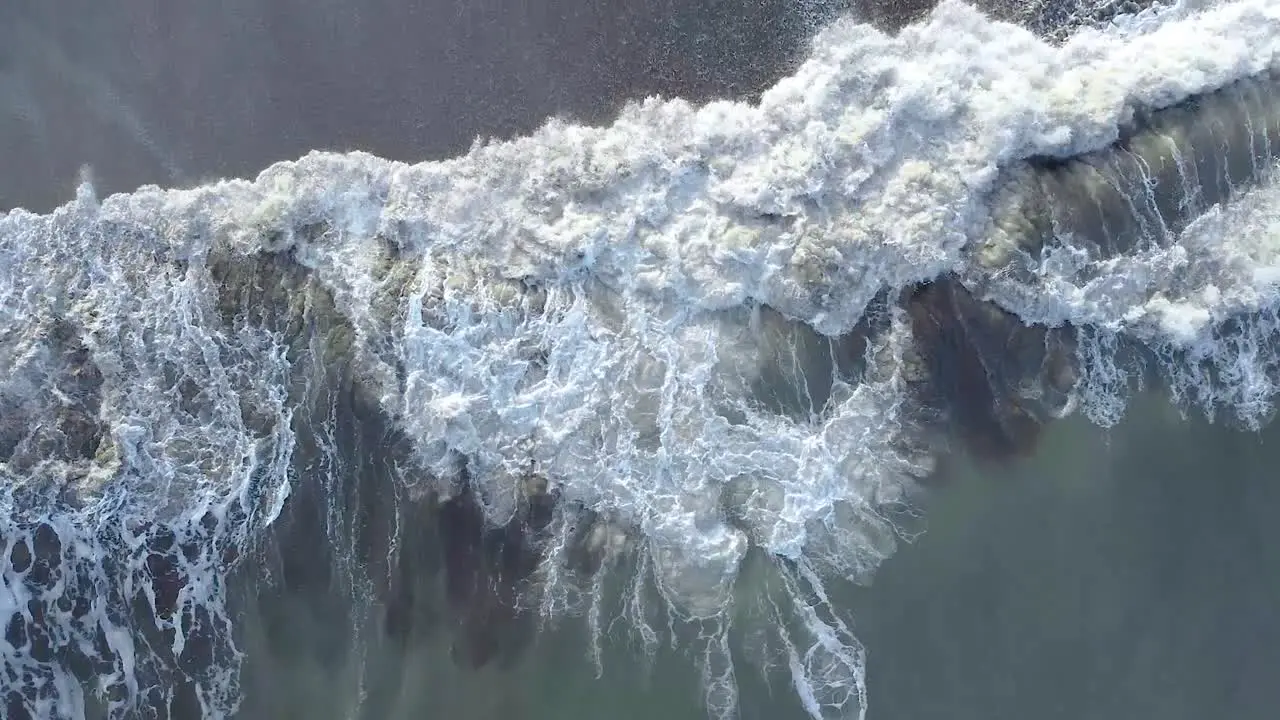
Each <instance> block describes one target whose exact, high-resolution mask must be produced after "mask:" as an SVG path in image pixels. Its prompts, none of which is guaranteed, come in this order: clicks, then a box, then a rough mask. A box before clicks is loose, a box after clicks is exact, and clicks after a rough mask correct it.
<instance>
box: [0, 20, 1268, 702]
mask: <svg viewBox="0 0 1280 720" xmlns="http://www.w3.org/2000/svg"><path fill="white" fill-rule="evenodd" d="M1277 72H1280V4H1277V3H1276V2H1274V1H1273V0H1236V1H1235V2H1222V3H1193V2H1184V3H1181V4H1177V5H1173V6H1170V7H1156V8H1152V9H1150V10H1147V11H1144V12H1142V13H1139V14H1137V15H1126V16H1120V17H1117V18H1116V19H1115V20H1114V21H1113V22H1111V23H1108V24H1106V25H1101V26H1098V27H1087V28H1083V29H1080V30H1078V31H1077V32H1074V33H1073V34H1071V35H1070V36H1069V37H1067V38H1066V39H1064V40H1062V41H1061V42H1050V41H1048V40H1045V39H1042V38H1040V37H1037V36H1036V35H1035V34H1033V33H1032V32H1030V31H1028V30H1024V29H1021V28H1019V27H1016V26H1013V25H1009V24H1004V23H1000V22H995V21H993V20H990V19H988V18H987V17H986V16H984V15H983V14H981V13H980V12H978V11H977V10H974V9H972V8H970V7H968V6H966V5H963V4H960V3H957V2H944V3H943V4H941V5H939V6H938V7H937V9H936V10H935V11H934V12H933V14H932V15H930V16H929V17H928V18H927V20H926V21H924V22H922V23H920V24H917V25H912V26H910V27H907V28H906V29H904V30H903V31H902V32H900V33H899V34H897V35H896V36H890V35H887V34H884V33H883V32H881V31H879V30H877V29H875V28H873V27H872V26H870V25H866V24H860V23H859V22H857V21H856V19H854V18H847V19H844V20H840V21H837V22H836V23H834V24H833V25H831V26H830V27H829V28H827V29H826V30H824V31H823V32H821V33H820V34H819V35H818V36H817V38H816V39H815V40H814V42H813V46H812V52H811V54H810V57H809V59H808V60H807V61H806V62H804V63H803V64H802V65H801V66H800V67H799V68H798V69H797V70H796V72H795V73H794V74H793V75H792V76H790V77H788V78H786V79H784V80H782V81H781V82H779V83H777V84H776V85H775V86H774V87H772V88H771V89H769V90H768V91H766V92H765V93H764V94H763V96H762V97H761V99H760V101H759V102H758V103H754V104H747V103H738V102H727V101H722V102H713V103H710V104H707V105H705V106H694V105H691V104H689V103H687V102H684V101H681V100H659V99H649V100H645V101H643V102H637V103H634V104H632V105H630V106H628V107H627V108H626V109H625V110H624V111H623V112H622V113H621V115H620V117H619V118H618V120H617V121H616V122H615V123H613V124H612V125H609V126H607V127H583V126H577V125H572V124H567V123H564V122H557V121H553V122H550V123H548V124H547V125H546V126H545V127H543V128H542V129H541V130H540V131H538V132H536V133H534V134H532V135H530V136H528V137H525V138H521V139H517V140H513V141H510V142H500V143H498V142H495V143H477V144H476V145H475V147H473V149H472V150H471V151H470V152H469V153H467V154H465V155H463V156H461V157H458V158H456V159H453V160H449V161H444V162H433V163H424V164H419V165H406V164H402V163H397V162H394V161H391V160H385V159H381V158H377V157H373V156H370V155H366V154H360V153H352V154H325V153H313V154H311V155H308V156H306V157H304V158H302V159H300V160H298V161H296V162H289V163H280V164H277V165H274V166H272V167H270V168H268V169H267V170H265V171H264V172H263V173H262V174H261V175H259V176H258V177H257V178H256V179H255V180H252V181H240V180H235V181H225V182H220V183H216V184H212V185H207V186H202V187H197V188H192V189H185V190H161V189H158V188H144V189H141V190H138V191H137V192H134V193H131V194H124V195H115V196H112V197H108V198H106V199H99V198H97V197H96V196H95V194H94V192H93V189H92V186H91V185H90V184H88V183H86V184H84V185H83V186H82V187H81V190H80V192H79V194H78V196H77V197H76V199H75V200H74V201H73V202H70V203H68V204H66V205H64V206H63V207H61V208H59V209H57V210H56V211H54V212H53V213H50V214H48V215H35V214H31V213H28V212H25V211H21V210H15V211H12V212H9V213H8V214H6V215H4V216H3V217H0V378H2V379H0V477H2V478H3V480H2V482H3V491H0V517H3V518H4V521H5V523H6V525H5V527H4V530H3V539H2V540H0V548H2V549H3V555H2V556H0V558H2V559H0V569H3V575H2V576H3V586H2V588H3V592H0V617H3V618H6V620H5V627H6V632H5V636H4V639H3V640H0V656H3V666H2V667H0V689H2V693H0V695H2V697H0V700H2V701H3V702H4V703H6V705H5V707H6V709H7V715H6V716H7V717H12V718H21V717H39V718H63V717H67V718H79V717H86V716H87V717H110V718H126V717H139V716H154V717H186V716H192V715H199V714H203V715H204V716H206V717H225V716H229V715H231V714H233V713H234V712H235V711H236V709H237V707H238V705H239V703H240V701H241V695H242V693H241V688H240V672H239V671H240V669H241V665H242V664H243V663H244V662H252V661H253V653H252V652H248V654H246V650H245V645H246V642H251V641H250V640H246V639H245V638H246V637H249V636H251V635H252V633H250V632H248V631H246V630H244V629H243V628H240V627H239V626H238V621H237V613H236V611H235V607H236V603H244V602H248V601H247V600H246V599H245V597H242V596H246V595H252V594H253V592H254V591H253V590H252V588H253V587H257V586H258V585H265V586H270V585H271V584H272V583H275V582H280V581H281V578H282V577H285V576H288V575H289V573H290V570H289V566H290V562H296V561H290V560H289V559H288V558H281V557H280V555H281V553H282V552H283V550H282V548H283V547H284V546H286V545H287V541H285V540H282V539H281V538H282V536H284V535H287V533H288V532H291V531H292V530H291V528H296V526H300V525H306V524H307V523H318V526H320V528H321V529H320V530H318V531H317V530H305V528H304V529H303V530H298V532H304V531H306V532H318V533H319V537H325V538H328V539H329V540H330V541H331V542H330V544H329V546H328V547H327V548H325V549H323V550H321V551H319V552H320V554H322V555H324V560H325V563H326V564H327V565H328V566H331V569H330V570H328V571H326V573H328V574H326V575H325V578H326V579H325V580H323V581H319V582H320V584H321V585H325V584H326V583H328V585H327V586H329V587H339V588H340V589H341V593H340V594H342V595H343V596H344V597H346V598H347V599H346V600H345V601H344V602H347V603H349V605H350V607H349V608H348V615H349V616H350V617H351V618H352V619H351V623H352V627H353V628H356V630H355V631H353V632H355V633H356V634H357V635H361V633H366V634H367V633H369V632H372V634H370V635H368V640H367V642H371V643H373V642H382V640H379V639H378V638H377V632H376V631H368V630H364V629H362V628H364V622H365V620H364V619H362V618H375V619H376V621H377V622H376V623H375V624H376V625H378V626H379V627H381V628H382V629H383V630H385V633H386V634H389V635H393V634H395V631H396V628H397V627H398V626H400V625H403V624H405V623H408V622H410V620H408V619H406V618H405V617H404V614H405V610H404V608H405V607H406V606H409V605H412V603H410V602H409V601H408V600H406V599H405V598H406V597H409V596H410V595H412V593H413V592H414V590H413V589H412V588H411V587H410V586H413V585H414V584H415V582H416V580H415V578H416V574H417V573H418V572H422V573H426V572H427V570H424V569H421V568H417V569H415V566H414V565H413V562H411V560H412V558H410V557H407V556H408V553H407V552H406V548H408V547H412V546H413V541H412V539H409V538H410V536H412V535H413V534H414V532H415V531H417V530H420V529H421V528H416V529H415V527H414V526H415V525H416V524H417V523H429V524H430V525H431V527H432V531H433V532H438V533H439V537H441V538H442V539H441V540H440V545H441V546H442V547H443V549H444V559H443V560H442V561H441V563H440V565H441V566H442V570H441V572H443V575H444V577H445V582H444V585H445V591H444V592H445V594H446V596H447V601H446V603H445V604H446V605H447V606H448V608H449V609H447V610H446V611H445V612H449V613H453V615H454V616H456V623H455V624H456V625H457V629H456V630H455V632H456V634H457V639H456V640H455V641H454V645H455V656H456V658H457V659H458V661H459V662H460V663H463V664H469V665H473V666H478V665H483V664H485V663H488V662H490V661H491V660H493V659H494V658H496V657H499V656H502V655H503V654H504V653H506V654H509V653H511V652H514V650H513V649H512V647H511V641H509V640H508V639H506V638H505V635H504V636H503V637H500V636H499V633H507V631H510V632H512V633H514V630H512V628H513V627H514V625H515V623H516V620H517V619H519V618H533V619H536V620H538V621H540V622H542V623H544V624H546V623H551V622H554V621H557V620H559V619H561V618H566V617H578V616H580V617H581V622H585V623H586V625H587V627H588V629H589V630H590V633H589V634H590V636H591V637H592V638H593V640H592V641H591V642H590V643H589V647H587V648H584V652H588V653H594V655H593V657H595V658H597V661H598V662H599V658H600V655H599V640H600V637H601V635H602V634H608V633H611V632H622V631H620V630H617V628H618V627H625V633H627V634H629V635H630V636H631V637H632V639H633V640H634V641H635V646H636V653H637V654H639V655H646V654H650V655H651V654H652V653H654V652H656V650H657V648H658V647H659V646H662V645H663V644H666V643H668V642H671V643H677V644H681V645H682V646H683V647H687V648H689V649H690V650H691V656H692V658H693V661H694V662H695V664H696V665H697V667H698V670H699V671H700V672H701V673H702V682H703V685H704V689H705V692H706V702H707V706H708V709H709V711H710V712H711V713H713V714H716V715H719V716H726V717H728V716H732V715H733V714H734V712H735V709H736V707H737V703H738V680H737V676H738V674H739V673H740V672H742V667H741V665H742V664H743V663H744V662H746V663H751V664H755V665H759V666H762V667H763V668H764V669H765V671H766V672H768V673H770V674H771V675H772V676H773V677H775V678H777V679H779V682H780V683H782V685H784V686H788V687H790V688H791V690H792V691H793V694H794V702H795V703H797V704H799V705H800V706H802V707H803V708H804V710H805V711H806V712H808V714H809V715H811V716H812V717H815V718H817V717H860V716H862V715H863V714H864V713H865V712H866V709H867V707H868V697H867V692H866V684H865V674H864V663H865V658H864V652H863V649H862V647H861V645H860V644H859V642H858V640H857V638H856V636H855V634H854V631H853V630H854V625H853V618H849V617H847V616H846V614H845V613H843V612H842V611H841V609H840V608H839V607H837V606H835V605H834V604H833V603H832V602H830V601H829V600H828V595H827V586H828V585H830V584H831V583H833V582H844V581H853V582H859V583H861V582H869V581H870V580H871V577H872V574H873V573H874V571H875V569H876V568H877V566H879V565H880V564H881V563H882V562H883V561H884V560H885V559H887V558H889V557H890V556H891V555H892V554H893V552H894V549H895V547H896V545H897V544H898V542H900V540H901V539H902V537H903V536H904V535H908V534H909V533H910V532H911V515H912V512H911V508H912V507H913V506H914V504H915V498H916V496H917V493H918V492H919V491H920V489H921V486H922V484H927V480H928V478H929V477H930V475H931V474H932V472H933V470H934V467H935V463H936V461H937V460H938V458H939V457H941V456H942V454H943V453H945V452H950V451H953V450H956V449H960V448H963V449H965V450H967V451H969V452H972V453H975V454H978V455H981V456H985V457H995V458H1001V457H1007V456H1010V455H1013V454H1018V453H1022V452H1026V451H1028V450H1029V448H1030V447H1031V445H1032V444H1033V443H1034V440H1035V437H1036V434H1037V432H1038V430H1039V428H1040V427H1041V426H1042V425H1044V424H1045V423H1048V422H1050V421H1052V420H1053V419H1055V418H1058V417H1061V416H1063V415H1066V414H1068V413H1071V412H1075V411H1079V412H1084V413H1086V414H1087V415H1088V417H1090V418H1091V419H1093V420H1094V421H1096V422H1098V423H1101V424H1110V423H1114V422H1116V421H1117V420H1118V419H1119V418H1120V417H1121V416H1122V415H1123V413H1124V409H1125V404H1126V400H1127V398H1128V397H1129V394H1130V393H1131V392H1132V390H1133V389H1134V388H1135V387H1136V386H1138V385H1139V384H1143V383H1145V384H1148V385H1149V384H1153V383H1154V384H1156V385H1158V386H1159V387H1162V388H1165V389H1166V390H1167V391H1168V392H1169V393H1170V395H1171V396H1172V397H1173V398H1174V399H1175V400H1177V401H1179V402H1180V403H1181V404H1182V406H1183V407H1185V408H1187V409H1195V410H1197V411H1203V412H1206V413H1208V414H1209V415H1211V416H1213V417H1218V418H1221V419H1224V420H1228V421H1234V422H1240V423H1243V424H1245V425H1247V426H1250V427H1259V426H1261V425H1262V424H1264V423H1266V422H1267V421H1268V419H1269V418H1270V414H1271V412H1272V401H1273V399H1274V396H1275V391H1276V383H1277V382H1280V376H1278V375H1280V368H1278V367H1277V364H1278V363H1280V357H1277V350H1276V348H1277V347H1280V345H1278V344H1277V342H1276V334H1277V331H1280V318H1278V317H1277V309H1278V306H1277V294H1276V293H1277V283H1280V273H1278V272H1277V270H1276V267H1277V260H1278V259H1280V258H1277V256H1276V253H1277V252H1280V243H1278V242H1277V235H1276V233H1277V230H1276V222H1277V217H1278V213H1280V194H1277V190H1276V188H1275V186H1274V185H1273V182H1272V173H1271V169H1272V166H1273V164H1274V161H1275V159H1276V156H1277V155H1280V100H1278V99H1277V98H1280V87H1277V84H1278V83H1280V79H1278V78H1280V76H1278V75H1275V74H1274V73H1277ZM299 507H302V508H308V507H310V508H313V509H312V510H299V509H297V508H299ZM308 513H310V514H308ZM308 517H309V518H310V519H307V518H308ZM300 518H301V519H300ZM485 527H488V528H490V530H488V531H485V530H484V528H485ZM744 567H754V568H763V570H759V571H758V572H753V573H746V574H744V573H741V572H740V571H741V570H742V569H743V568H744ZM435 571H436V570H432V571H431V572H435ZM331 576H334V577H340V579H338V580H334V579H332V577H331ZM244 588H250V589H249V590H245V589H244ZM576 621H577V620H575V622H576ZM361 636H362V637H363V635H361ZM742 638H748V639H747V640H742ZM740 646H741V648H745V649H740ZM753 672H754V670H753ZM365 712H374V711H369V710H366V711H365ZM366 716H368V717H376V715H366Z"/></svg>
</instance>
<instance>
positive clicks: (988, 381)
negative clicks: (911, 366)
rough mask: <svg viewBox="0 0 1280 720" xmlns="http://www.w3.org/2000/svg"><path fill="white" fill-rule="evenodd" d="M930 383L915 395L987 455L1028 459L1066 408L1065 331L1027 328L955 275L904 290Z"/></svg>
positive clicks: (1070, 371)
mask: <svg viewBox="0 0 1280 720" xmlns="http://www.w3.org/2000/svg"><path fill="white" fill-rule="evenodd" d="M904 303H905V305H906V308H907V311H908V313H909V314H910V317H911V327H912V332H913V334H914V338H915V343H916V350H917V352H918V353H919V354H920V356H921V358H922V360H923V361H924V365H925V368H926V370H927V381H926V382H924V383H922V384H920V386H919V392H920V395H921V396H922V398H923V399H924V401H925V402H926V404H929V405H932V406H934V407H937V408H938V409H939V410H941V411H943V412H944V413H945V415H946V416H947V418H948V420H949V421H950V425H951V427H952V429H953V431H954V432H955V433H956V434H957V435H959V436H960V437H962V438H963V439H964V440H965V442H966V445H967V446H968V447H969V448H970V450H971V451H972V452H974V453H975V454H976V455H978V456H980V457H985V458H997V459H998V458H1008V457H1016V456H1021V455H1025V454H1028V453H1029V452H1031V450H1032V449H1034V447H1035V443H1036V440H1037V438H1038V437H1039V435H1040V431H1041V428H1042V427H1043V425H1044V424H1046V423H1047V422H1049V421H1050V420H1052V419H1053V418H1055V417H1059V416H1060V415H1061V414H1063V413H1064V412H1065V411H1066V410H1067V409H1068V403H1069V400H1070V393H1071V391H1072V389H1073V387H1074V384H1075V380H1076V375H1075V367H1074V337H1073V334H1072V331H1071V330H1070V329H1069V328H1048V327H1043V326H1034V325H1033V326H1027V325H1024V324H1023V323H1022V321H1021V320H1019V318H1018V317H1017V316H1016V315H1014V314H1012V313H1009V312H1006V311H1004V310H1002V309H1001V308H1000V307H999V306H997V305H995V304H993V303H986V302H982V301H980V300H978V299H976V298H975V297H974V296H973V295H972V294H971V293H970V292H969V291H968V290H966V289H965V287H964V286H963V285H961V284H960V282H959V281H958V280H957V279H955V278H954V277H942V278H938V279H937V280H934V281H932V282H929V283H926V284H924V285H922V286H920V287H918V288H915V289H914V290H911V291H909V292H908V293H906V295H905V298H904Z"/></svg>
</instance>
